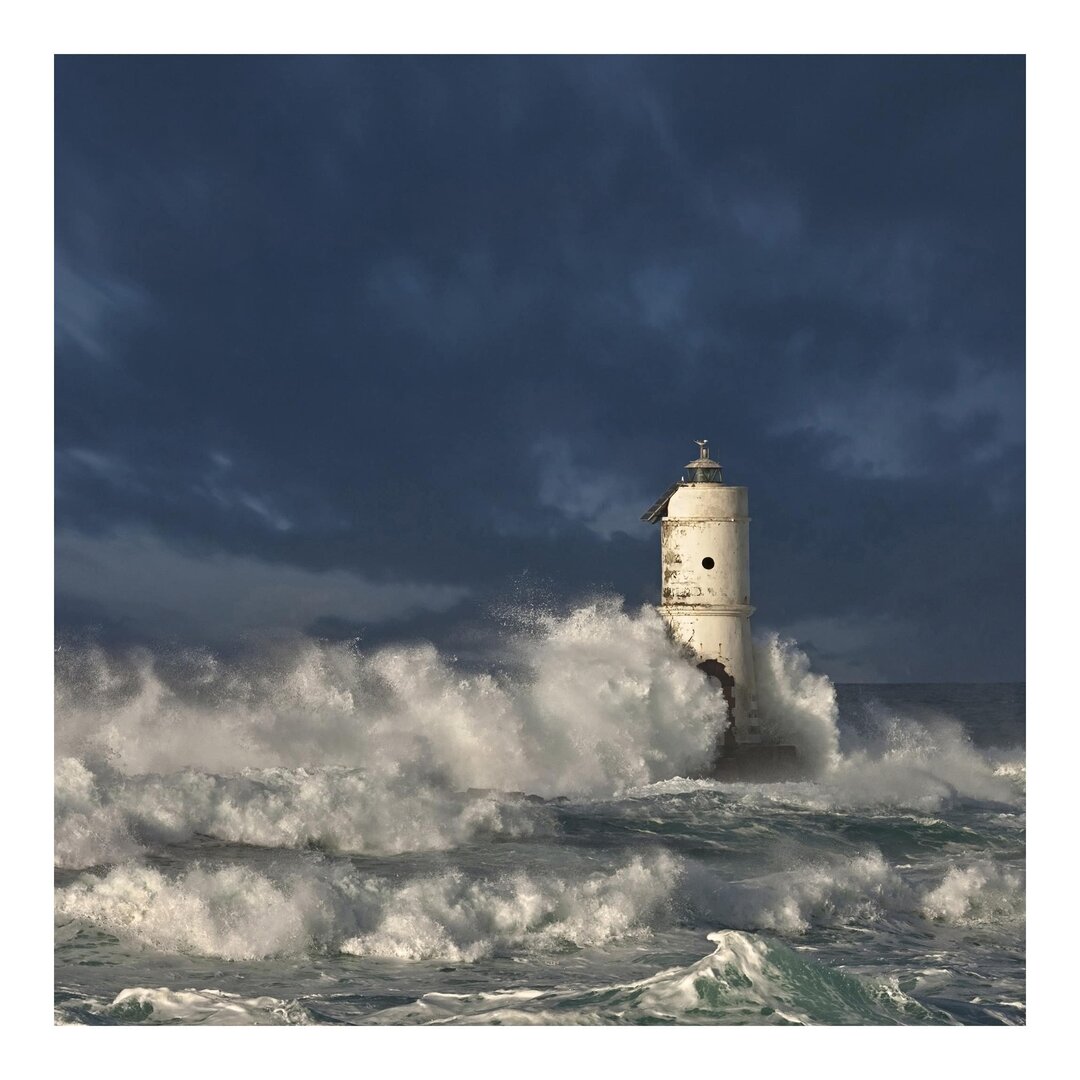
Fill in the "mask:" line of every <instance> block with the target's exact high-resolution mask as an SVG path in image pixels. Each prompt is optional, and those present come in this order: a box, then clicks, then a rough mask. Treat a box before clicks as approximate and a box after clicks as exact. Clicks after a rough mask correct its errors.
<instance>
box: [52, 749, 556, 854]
mask: <svg viewBox="0 0 1080 1080" xmlns="http://www.w3.org/2000/svg"><path fill="white" fill-rule="evenodd" d="M553 829H554V824H553V821H552V818H551V814H550V811H549V810H548V809H547V808H545V807H543V806H538V805H535V804H532V803H528V802H525V801H522V800H517V799H511V798H507V797H502V798H500V797H498V796H496V795H494V794H487V795H482V794H474V795H471V796H470V795H465V794H461V793H455V792H451V791H448V790H447V789H445V788H443V787H440V786H438V785H434V784H425V783H423V782H422V781H421V780H420V779H418V778H416V777H410V776H408V775H402V776H396V777H394V776H385V775H382V776H380V775H374V776H371V775H368V774H366V773H363V772H361V771H359V770H355V769H345V768H341V767H336V768H335V767H323V768H310V769H280V768H279V769H245V770H243V771H242V772H241V773H240V774H239V775H238V776H231V777H221V776H215V775H213V774H210V773H203V772H199V771H196V770H193V769H183V770H181V771H179V772H176V773H172V774H171V775H169V776H158V775H149V776H133V777H132V776H125V775H123V774H118V773H115V772H114V771H110V770H101V772H100V775H99V774H98V773H96V772H94V771H92V770H90V769H88V768H87V767H86V766H85V765H83V764H82V763H81V762H79V761H77V760H75V759H73V758H62V759H60V760H59V761H58V762H57V766H56V825H55V859H56V863H57V865H58V866H64V867H71V868H78V867H83V866H94V865H99V864H103V863H107V862H116V861H119V860H122V859H124V858H126V857H128V856H130V855H132V854H134V853H136V852H137V851H139V850H141V849H143V848H146V847H149V846H153V845H158V844H162V843H167V842H177V841H182V840H189V839H191V838H192V837H193V836H195V835H196V834H200V833H201V834H203V835H208V836H213V837H216V838H218V839H220V840H227V841H231V842H234V843H245V844H255V845H260V846H264V847H284V848H305V847H312V846H315V847H319V848H322V849H325V850H333V851H342V852H355V853H365V854H373V853H378V854H397V853H399V852H403V851H443V850H447V849H449V848H452V847H456V846H458V845H460V844H463V843H466V842H468V841H471V840H474V839H476V838H477V837H479V836H484V835H496V834H497V835H500V836H503V837H512V838H520V837H524V836H533V835H537V834H542V833H550V832H551V831H552V830H553Z"/></svg>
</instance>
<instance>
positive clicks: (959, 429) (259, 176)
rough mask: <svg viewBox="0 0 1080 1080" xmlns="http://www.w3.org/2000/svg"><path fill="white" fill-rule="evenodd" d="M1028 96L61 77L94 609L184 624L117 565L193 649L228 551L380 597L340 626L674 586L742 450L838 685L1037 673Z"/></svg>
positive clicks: (412, 70)
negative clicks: (678, 551)
mask: <svg viewBox="0 0 1080 1080" xmlns="http://www.w3.org/2000/svg"><path fill="white" fill-rule="evenodd" d="M1023 79H1024V69H1023V62H1022V60H1020V59H1017V58H1001V57H998V58H949V57H933V58H910V59H904V58H857V57H856V58H798V57H792V58H753V57H738V58H703V57H694V58H664V59H660V58H618V57H610V58H542V57H537V58H499V57H493V58H447V57H442V58H440V57H431V58H395V57H375V58H366V59H353V58H335V57H327V58H310V59H300V58H182V57H175V58H174V57H157V58H61V59H59V60H58V62H57V88H56V89H57V93H56V101H57V144H56V151H57V152H56V161H57V183H56V198H57V208H56V217H57V381H56V387H57V390H56V394H57V398H56V419H57V426H56V431H57V521H58V526H59V528H60V530H61V533H62V545H66V546H63V547H62V549H61V556H60V559H59V562H60V563H63V564H64V565H63V566H60V565H58V602H59V609H58V610H59V615H60V620H61V625H73V626H74V625H77V624H79V623H80V622H85V621H91V622H95V624H96V625H100V626H106V625H112V624H113V623H114V622H115V621H116V620H120V622H121V623H123V624H124V625H126V626H128V627H129V629H130V630H131V632H140V633H148V632H150V631H151V630H153V629H154V626H155V625H157V632H165V631H164V630H163V627H164V625H165V622H166V621H167V620H165V619H164V616H162V619H160V620H158V622H157V623H156V624H155V619H154V618H153V617H151V615H150V614H148V613H147V612H146V611H144V612H143V614H142V615H139V616H137V615H136V614H135V613H134V612H133V609H132V607H131V605H130V604H128V605H127V606H124V604H122V603H121V602H120V600H119V599H110V597H115V596H116V592H117V589H116V588H115V587H108V588H107V587H106V586H105V585H104V581H105V580H106V579H107V578H108V574H107V573H105V572H104V571H101V570H100V566H101V565H108V566H110V567H112V568H114V569H116V568H119V567H122V565H123V561H124V558H132V559H136V560H137V561H138V563H139V565H140V567H143V568H144V571H143V572H144V573H145V575H146V576H147V579H149V578H155V579H156V580H157V581H158V583H159V585H158V587H157V588H156V589H155V590H154V598H153V603H154V604H155V605H156V606H157V608H158V609H159V610H160V611H164V610H166V609H168V610H173V611H177V612H183V613H186V614H184V617H183V620H182V621H184V624H185V626H186V627H187V632H189V633H191V634H193V635H196V634H198V633H203V634H205V635H207V636H210V635H212V634H214V633H221V632H223V631H222V629H221V627H222V623H221V620H220V619H217V618H215V617H214V616H212V615H211V614H210V613H209V611H208V614H207V618H206V620H205V622H206V625H205V626H204V627H200V626H198V625H197V624H198V621H199V620H198V617H197V613H198V610H200V608H199V605H198V604H193V603H192V599H191V597H192V596H193V595H196V596H197V595H201V593H200V590H206V589H209V590H210V592H213V588H212V585H207V584H206V582H205V581H204V582H201V583H196V582H194V581H193V580H191V579H188V578H185V577H184V574H183V573H181V572H180V571H179V570H178V569H177V567H178V566H180V565H183V566H184V567H185V568H189V566H197V565H198V563H199V560H202V562H203V564H204V565H206V566H207V567H209V566H212V565H214V566H218V567H219V568H220V567H221V566H222V565H226V564H227V560H230V559H232V560H237V563H236V564H235V565H236V566H241V565H242V566H243V567H244V570H243V571H242V572H238V573H239V579H240V580H244V581H247V580H250V581H252V582H254V581H260V582H264V581H266V580H268V579H267V578H265V577H264V576H263V574H264V568H271V569H272V568H274V567H277V568H278V569H279V571H280V572H281V573H282V575H286V576H288V575H292V576H289V577H288V580H289V581H292V582H294V583H299V582H301V581H302V580H303V579H302V577H297V576H295V575H304V574H314V575H328V574H330V575H332V574H345V575H349V580H350V581H351V582H353V586H354V588H353V591H351V592H349V593H348V595H349V596H351V597H352V600H351V602H350V604H347V605H341V604H338V605H331V604H327V605H326V609H325V610H320V611H314V610H311V609H310V605H309V604H306V603H305V604H302V605H300V607H299V608H298V609H297V612H296V619H297V621H298V624H299V623H302V624H303V625H311V624H313V623H314V624H318V625H320V626H323V627H326V626H329V625H331V623H333V624H334V625H340V626H343V627H356V626H364V625H368V624H371V623H375V622H378V621H380V620H383V619H385V618H387V617H388V616H389V615H390V614H391V613H392V605H391V606H390V607H389V608H388V607H387V606H386V604H385V603H384V601H385V598H386V597H387V596H389V595H391V594H390V593H388V592H385V590H387V589H395V588H396V589H398V590H400V595H401V597H402V606H403V609H408V611H412V612H419V611H422V610H424V609H425V608H426V609H429V610H441V609H442V608H444V607H445V604H446V603H447V602H448V598H450V597H454V596H464V595H466V594H467V595H469V596H471V597H473V598H477V597H483V596H486V595H490V594H491V593H492V592H493V591H498V590H499V589H501V588H503V587H505V586H506V583H508V582H512V581H514V580H516V578H517V576H518V575H520V574H521V573H522V572H528V573H530V574H534V575H537V576H538V577H539V578H541V579H543V580H544V581H550V582H553V583H555V585H556V587H557V588H558V589H559V590H561V591H563V592H564V593H565V594H566V595H568V596H572V595H574V594H579V593H581V592H583V591H587V590H590V589H592V588H595V587H608V588H613V589H617V590H618V591H620V592H622V593H623V594H624V595H626V596H627V597H628V598H629V599H631V600H632V601H635V602H638V601H644V600H648V599H651V598H652V596H653V593H654V592H655V580H654V579H655V578H656V576H657V565H656V564H657V552H656V548H657V544H658V539H657V537H656V535H655V532H654V531H653V530H652V529H650V528H649V527H648V526H644V525H641V524H640V523H639V522H638V521H637V516H638V515H639V514H640V512H641V511H642V510H643V509H644V508H645V506H646V505H648V503H649V502H651V501H652V499H653V498H655V497H656V495H658V494H659V493H660V492H661V491H662V490H663V489H664V487H666V486H667V484H668V483H669V482H670V481H671V480H672V479H675V478H677V476H678V473H679V468H680V466H681V465H682V463H683V461H684V460H686V459H687V458H688V457H689V456H692V447H691V446H690V444H689V440H690V439H691V438H693V437H699V436H701V435H708V436H710V437H711V438H712V439H713V441H714V443H713V444H714V446H715V447H716V448H717V451H718V453H719V454H720V456H721V458H722V459H723V460H724V461H725V464H726V466H727V468H728V477H729V479H730V480H732V481H734V482H744V483H748V484H750V485H751V488H752V491H751V498H752V512H753V515H754V525H753V527H752V528H753V538H752V539H753V548H754V557H753V572H754V587H755V593H756V597H755V599H756V602H757V604H758V608H759V614H758V617H757V623H758V624H759V625H762V626H764V625H771V626H775V627H777V628H779V629H785V630H791V631H797V632H800V633H801V634H802V636H803V638H804V639H805V640H806V641H807V642H808V643H809V645H810V647H811V648H812V649H813V650H814V651H815V654H816V655H817V656H818V657H819V658H820V660H821V662H823V663H825V664H826V666H827V669H828V670H833V671H835V672H837V673H842V674H852V675H858V674H860V673H862V674H864V675H866V676H867V677H894V678H913V679H917V678H950V677H952V678H974V679H982V678H1018V677H1021V676H1022V673H1023V662H1024V659H1023V505H1024V501H1023V500H1024V490H1023V476H1024V472H1023V470H1024V456H1023V440H1024V422H1023V415H1024V408H1023V394H1024V384H1023V370H1024V369H1023V333H1024V311H1023V283H1024V262H1023V252H1024V248H1023V244H1024V232H1023V227H1024V218H1023V212H1024V211H1023V198H1024V186H1023V184H1024V179H1023V178H1024V171H1023V170H1024V158H1023V150H1024V126H1023V109H1024V87H1023ZM80 545H81V547H80ZM136 550H137V551H138V552H139V554H138V556H136V555H135V554H134V552H135V551H136ZM79 551H83V552H84V553H85V552H91V551H92V553H93V557H94V558H95V559H97V560H98V561H99V562H98V564H97V565H98V566H99V569H98V570H97V571H93V570H91V569H87V567H88V566H90V565H91V564H92V560H90V561H89V562H88V561H86V560H84V561H83V562H82V563H80V562H79V560H78V559H77V558H75V556H74V554H73V553H76V552H79ZM124 553H126V554H124ZM69 556H70V558H69ZM215 560H216V562H215ZM152 565H156V566H157V567H158V571H157V573H156V575H155V574H154V572H153V571H152V570H150V569H146V568H148V567H150V566H152ZM227 565H234V564H227ZM79 566H82V567H83V569H82V570H80V569H79ZM186 572H187V571H186V569H185V571H184V573H186ZM193 572H194V571H193ZM207 574H208V575H209V571H207ZM180 579H182V580H183V582H186V583H185V584H182V583H181V580H180ZM170 582H172V585H171V586H170V584H169V583H170ZM252 587H253V588H254V586H252ZM170 588H172V590H173V599H170ZM296 589H297V592H296V595H297V596H298V595H299V594H300V590H301V586H300V585H299V584H296ZM379 590H384V591H379ZM446 590H450V591H446ZM453 590H458V591H457V592H455V591H453ZM121 591H123V590H121ZM130 591H131V590H128V592H130ZM311 595H312V596H318V595H322V594H320V592H319V590H318V589H316V588H313V589H312V592H311ZM425 597H426V598H427V601H425V600H424V598H425ZM290 602H291V601H290ZM237 604H240V601H239V600H237V601H236V604H234V606H236V605H237ZM241 606H242V605H241ZM287 606H288V604H286V605H285V607H287ZM321 606H322V604H316V608H319V607H321ZM121 607H123V608H124V610H123V611H121V610H120V609H121ZM344 607H348V609H349V610H344V609H343V608H344ZM405 613H406V612H404V611H403V614H405ZM264 616H265V613H262V614H260V615H259V618H263V617H264ZM279 616H280V617H282V618H283V617H284V615H282V614H281V613H280V612H279V613H278V615H277V616H275V618H277V617H279ZM320 616H324V617H325V618H324V620H323V621H322V622H321V623H320V622H319V617H320ZM417 617H418V618H419V616H417ZM447 617H449V616H447ZM125 620H126V622H125ZM327 620H329V621H327ZM335 620H337V621H336V622H335ZM172 622H173V624H177V620H176V619H173V620H172ZM225 622H226V623H228V625H229V628H230V629H235V628H236V620H235V619H233V620H225ZM169 632H172V631H169Z"/></svg>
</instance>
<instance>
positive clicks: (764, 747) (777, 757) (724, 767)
mask: <svg viewBox="0 0 1080 1080" xmlns="http://www.w3.org/2000/svg"><path fill="white" fill-rule="evenodd" d="M805 776H806V773H805V770H804V768H803V765H802V762H801V761H800V759H799V755H798V752H797V751H796V749H795V747H794V746H792V745H790V744H788V743H737V744H736V745H735V746H733V747H726V748H725V749H724V750H723V751H722V752H721V753H720V755H719V756H717V757H716V759H715V760H714V761H713V763H712V766H711V767H710V769H709V770H708V772H706V773H704V774H703V776H702V779H709V780H731V781H740V780H741V781H746V782H750V783H756V784H762V783H766V784H767V783H772V782H776V781H780V780H802V779H804V778H805Z"/></svg>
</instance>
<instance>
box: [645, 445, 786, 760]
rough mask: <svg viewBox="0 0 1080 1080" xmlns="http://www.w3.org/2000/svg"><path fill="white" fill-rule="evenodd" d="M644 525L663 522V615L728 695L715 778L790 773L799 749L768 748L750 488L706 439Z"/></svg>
mask: <svg viewBox="0 0 1080 1080" xmlns="http://www.w3.org/2000/svg"><path fill="white" fill-rule="evenodd" d="M695 442H696V445H697V447H698V456H697V459H696V460H695V461H691V462H689V463H688V464H687V465H686V466H685V473H684V475H683V478H682V479H681V480H680V481H678V482H677V483H674V484H672V485H671V487H670V488H668V490H667V491H665V492H664V494H663V495H661V496H660V498H659V499H657V501H656V502H655V503H653V505H652V506H651V507H649V509H648V510H646V511H645V513H644V514H642V520H643V521H648V522H649V523H651V524H656V523H657V522H659V523H660V569H661V602H660V608H659V610H660V614H661V615H662V616H663V618H664V621H665V622H666V623H667V625H668V628H669V629H670V632H671V635H672V637H673V638H674V639H675V640H676V641H677V642H679V643H680V644H682V645H683V646H685V647H686V649H687V651H688V652H689V653H690V655H691V657H692V658H693V659H694V661H695V662H696V664H697V666H698V667H699V668H700V669H701V670H702V671H704V672H705V673H706V674H707V675H708V676H710V677H711V678H713V679H715V680H716V681H717V682H718V684H719V688H720V689H721V691H722V692H723V701H724V708H723V710H722V711H723V714H724V715H723V717H722V722H721V724H720V731H719V735H718V745H717V748H716V757H715V760H714V762H713V765H712V769H713V774H714V775H719V776H733V777H742V776H744V775H746V774H747V773H748V772H749V771H750V770H751V768H752V769H753V771H755V772H757V771H760V770H761V768H762V766H765V767H767V768H771V769H773V770H774V771H776V770H777V769H779V771H787V770H788V769H789V767H790V766H791V765H792V764H793V761H794V753H795V751H794V747H791V746H778V745H776V744H772V743H770V744H768V745H763V738H762V731H761V726H760V723H759V717H758V703H757V684H756V679H755V677H754V650H753V643H752V639H751V636H750V616H751V615H752V614H753V612H754V608H753V606H752V605H751V603H750V513H749V500H748V498H747V490H746V488H745V487H736V486H733V485H731V484H727V483H725V482H724V470H723V468H722V466H721V465H720V464H719V463H718V462H716V461H713V460H712V458H711V457H710V456H709V444H708V440H706V439H699V440H695Z"/></svg>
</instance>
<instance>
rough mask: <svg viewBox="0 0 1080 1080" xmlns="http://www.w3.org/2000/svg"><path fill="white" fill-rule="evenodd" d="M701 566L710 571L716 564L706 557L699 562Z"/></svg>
mask: <svg viewBox="0 0 1080 1080" xmlns="http://www.w3.org/2000/svg"><path fill="white" fill-rule="evenodd" d="M701 565H702V566H704V567H705V569H706V570H711V569H712V568H713V567H714V566H715V565H716V563H714V562H713V561H712V559H710V558H709V556H708V555H706V556H705V558H704V559H702V560H701Z"/></svg>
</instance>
